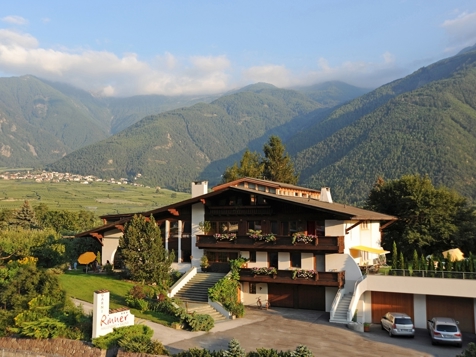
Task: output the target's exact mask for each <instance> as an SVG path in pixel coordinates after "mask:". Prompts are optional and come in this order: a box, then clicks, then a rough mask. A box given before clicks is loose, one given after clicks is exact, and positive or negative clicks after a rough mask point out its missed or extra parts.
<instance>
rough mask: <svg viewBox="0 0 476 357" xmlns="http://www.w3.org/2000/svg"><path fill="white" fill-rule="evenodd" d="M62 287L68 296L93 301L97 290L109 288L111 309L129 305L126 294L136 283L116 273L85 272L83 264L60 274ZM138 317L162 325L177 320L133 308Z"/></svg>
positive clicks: (161, 314) (167, 324) (132, 310)
mask: <svg viewBox="0 0 476 357" xmlns="http://www.w3.org/2000/svg"><path fill="white" fill-rule="evenodd" d="M59 280H60V284H61V287H62V288H63V289H64V290H66V293H67V294H68V296H70V297H73V298H76V299H79V300H82V301H86V302H89V303H93V296H94V292H95V291H97V290H109V297H110V300H109V304H110V305H109V306H110V308H111V309H117V308H120V307H127V305H126V301H125V296H126V294H127V292H128V291H129V290H130V289H131V288H132V287H133V286H134V283H131V282H127V281H124V280H120V279H119V277H117V276H116V275H106V274H96V273H88V274H86V273H84V272H83V269H82V266H78V270H68V271H67V272H65V273H64V274H62V275H60V276H59ZM131 312H132V314H134V315H135V316H136V317H139V318H143V319H146V320H150V321H153V322H156V323H159V324H162V325H166V326H169V325H170V324H171V323H172V322H175V321H177V318H176V317H175V316H169V315H166V314H163V313H160V312H152V311H147V312H144V313H142V312H140V311H139V310H136V309H131Z"/></svg>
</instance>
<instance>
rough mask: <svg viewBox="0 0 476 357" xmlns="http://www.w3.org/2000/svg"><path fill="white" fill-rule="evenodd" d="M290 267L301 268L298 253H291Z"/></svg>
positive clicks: (299, 254)
mask: <svg viewBox="0 0 476 357" xmlns="http://www.w3.org/2000/svg"><path fill="white" fill-rule="evenodd" d="M291 267H293V268H300V267H301V253H300V252H291Z"/></svg>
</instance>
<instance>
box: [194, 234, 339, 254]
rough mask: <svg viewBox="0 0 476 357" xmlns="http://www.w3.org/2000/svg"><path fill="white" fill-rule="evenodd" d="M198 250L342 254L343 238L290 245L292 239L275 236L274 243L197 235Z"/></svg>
mask: <svg viewBox="0 0 476 357" xmlns="http://www.w3.org/2000/svg"><path fill="white" fill-rule="evenodd" d="M195 245H196V246H197V247H198V248H200V249H207V248H208V249H227V250H229V249H236V250H260V251H263V250H266V251H300V252H322V253H343V252H344V237H343V236H339V237H318V238H317V239H316V240H314V242H312V243H307V244H305V243H301V242H298V243H295V244H293V243H292V237H289V236H277V237H276V241H274V242H269V243H268V242H264V241H255V240H253V239H251V238H249V237H248V236H238V237H237V238H236V239H235V240H234V241H217V240H216V239H215V238H214V237H213V236H212V235H197V243H196V244H195Z"/></svg>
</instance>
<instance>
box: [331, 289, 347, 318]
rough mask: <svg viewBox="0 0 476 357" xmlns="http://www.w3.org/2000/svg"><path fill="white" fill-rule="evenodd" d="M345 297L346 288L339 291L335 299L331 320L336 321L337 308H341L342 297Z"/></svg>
mask: <svg viewBox="0 0 476 357" xmlns="http://www.w3.org/2000/svg"><path fill="white" fill-rule="evenodd" d="M344 295H345V288H342V289H339V290H337V293H336V296H335V297H334V301H333V302H332V307H331V314H330V320H333V319H334V317H335V314H336V310H337V306H339V303H340V301H341V300H342V297H343V296H344Z"/></svg>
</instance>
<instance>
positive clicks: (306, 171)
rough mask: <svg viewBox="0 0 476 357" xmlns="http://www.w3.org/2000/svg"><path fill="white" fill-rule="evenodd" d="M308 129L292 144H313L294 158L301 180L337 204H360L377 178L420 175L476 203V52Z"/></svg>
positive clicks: (380, 91)
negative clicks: (326, 193)
mask: <svg viewBox="0 0 476 357" xmlns="http://www.w3.org/2000/svg"><path fill="white" fill-rule="evenodd" d="M309 132H311V133H310V134H309ZM309 132H308V133H302V134H298V135H296V137H295V138H293V139H292V142H293V148H297V147H299V146H303V145H302V142H303V141H307V142H309V140H311V138H309V135H312V139H313V140H315V145H312V146H310V147H309V148H305V149H303V150H300V151H299V152H297V153H296V156H295V158H296V167H297V169H298V170H299V171H300V172H301V181H302V183H304V184H306V185H309V186H311V187H321V186H330V187H332V189H333V195H334V197H335V198H336V199H337V200H339V201H342V202H348V203H359V202H362V201H363V200H364V199H365V198H366V195H367V194H368V192H369V190H370V188H371V187H372V185H373V184H374V183H375V181H376V179H377V177H379V176H381V177H384V178H385V179H395V178H399V177H401V176H402V175H404V174H415V173H419V174H422V175H425V174H428V175H429V176H430V178H431V179H432V180H433V182H434V184H435V185H441V184H442V185H446V186H448V187H450V188H453V189H456V190H457V191H459V192H460V193H461V194H463V195H465V196H466V197H469V198H472V199H476V182H475V178H476V51H465V52H463V53H461V54H460V55H457V56H454V57H451V58H448V59H445V60H443V61H439V62H437V63H435V64H433V65H431V66H428V67H425V68H421V69H420V70H418V71H416V72H415V73H413V74H412V75H410V76H408V77H405V78H403V79H401V80H398V81H395V82H392V83H390V84H388V85H386V86H383V87H381V88H378V89H377V90H375V91H374V92H371V93H369V94H366V95H364V96H363V97H361V98H358V99H356V100H354V101H352V102H350V103H348V104H346V105H343V106H342V107H340V108H339V109H338V110H336V111H335V112H334V113H332V114H331V115H330V116H329V117H328V118H325V119H323V120H322V122H321V123H319V124H318V125H316V126H315V127H314V128H313V130H310V131H309ZM304 137H307V139H306V140H304V139H303V138H304ZM299 140H301V141H300V142H299Z"/></svg>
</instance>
